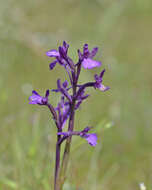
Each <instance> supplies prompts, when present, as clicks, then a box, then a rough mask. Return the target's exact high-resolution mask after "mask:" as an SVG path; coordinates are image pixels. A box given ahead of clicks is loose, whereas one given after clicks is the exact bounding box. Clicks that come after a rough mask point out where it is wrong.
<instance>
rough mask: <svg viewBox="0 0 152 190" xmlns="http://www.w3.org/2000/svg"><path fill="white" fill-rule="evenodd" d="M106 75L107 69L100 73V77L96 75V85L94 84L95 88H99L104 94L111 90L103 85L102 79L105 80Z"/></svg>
mask: <svg viewBox="0 0 152 190" xmlns="http://www.w3.org/2000/svg"><path fill="white" fill-rule="evenodd" d="M104 73H105V69H104V70H103V71H102V72H101V73H100V75H99V76H98V75H97V74H95V75H94V79H95V84H94V87H95V88H98V89H99V90H101V91H102V92H105V91H107V90H109V89H110V87H109V86H104V85H103V84H102V80H103V79H102V78H103V75H104Z"/></svg>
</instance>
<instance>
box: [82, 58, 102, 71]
mask: <svg viewBox="0 0 152 190" xmlns="http://www.w3.org/2000/svg"><path fill="white" fill-rule="evenodd" d="M82 66H83V67H84V68H85V69H93V68H94V67H100V66H101V62H99V61H95V60H93V59H90V58H87V59H84V60H83V61H82Z"/></svg>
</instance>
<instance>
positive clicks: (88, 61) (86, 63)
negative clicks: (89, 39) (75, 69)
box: [78, 44, 101, 69]
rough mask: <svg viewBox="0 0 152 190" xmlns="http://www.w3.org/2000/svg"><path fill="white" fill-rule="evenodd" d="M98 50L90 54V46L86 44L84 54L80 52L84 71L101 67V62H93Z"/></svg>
mask: <svg viewBox="0 0 152 190" xmlns="http://www.w3.org/2000/svg"><path fill="white" fill-rule="evenodd" d="M97 51H98V48H97V47H95V48H93V50H92V51H91V52H90V51H89V49H88V44H85V45H84V47H83V54H82V53H81V52H80V50H78V54H79V59H80V60H81V61H82V66H83V67H84V69H93V68H95V67H100V66H101V62H100V61H95V60H93V57H94V56H95V55H96V53H97Z"/></svg>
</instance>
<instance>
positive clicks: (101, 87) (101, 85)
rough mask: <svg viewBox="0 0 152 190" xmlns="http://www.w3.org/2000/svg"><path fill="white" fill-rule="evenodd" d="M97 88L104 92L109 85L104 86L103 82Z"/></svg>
mask: <svg viewBox="0 0 152 190" xmlns="http://www.w3.org/2000/svg"><path fill="white" fill-rule="evenodd" d="M98 89H99V90H101V91H102V92H105V91H107V90H109V89H110V87H109V86H104V85H103V84H100V85H99V87H98Z"/></svg>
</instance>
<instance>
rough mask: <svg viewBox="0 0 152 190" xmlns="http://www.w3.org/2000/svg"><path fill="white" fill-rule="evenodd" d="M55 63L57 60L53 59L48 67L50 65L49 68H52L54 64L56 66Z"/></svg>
mask: <svg viewBox="0 0 152 190" xmlns="http://www.w3.org/2000/svg"><path fill="white" fill-rule="evenodd" d="M56 63H57V61H56V60H55V61H53V62H52V63H50V65H49V67H50V70H52V69H53V68H54V67H55V66H56Z"/></svg>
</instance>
